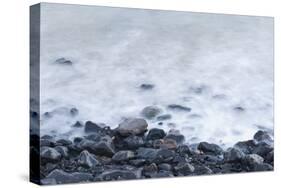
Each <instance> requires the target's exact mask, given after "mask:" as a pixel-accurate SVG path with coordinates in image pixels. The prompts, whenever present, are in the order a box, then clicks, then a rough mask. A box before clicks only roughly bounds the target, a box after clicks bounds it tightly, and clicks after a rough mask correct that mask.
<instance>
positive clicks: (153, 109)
mask: <svg viewBox="0 0 281 188" xmlns="http://www.w3.org/2000/svg"><path fill="white" fill-rule="evenodd" d="M161 112H162V110H161V109H160V108H158V107H157V106H147V107H145V108H144V109H143V110H142V111H141V115H142V116H143V117H145V118H146V119H153V118H155V117H156V116H157V115H159V114H160V113H161Z"/></svg>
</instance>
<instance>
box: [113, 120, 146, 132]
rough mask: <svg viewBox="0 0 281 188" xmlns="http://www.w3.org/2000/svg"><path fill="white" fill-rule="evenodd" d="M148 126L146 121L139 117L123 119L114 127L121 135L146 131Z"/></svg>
mask: <svg viewBox="0 0 281 188" xmlns="http://www.w3.org/2000/svg"><path fill="white" fill-rule="evenodd" d="M147 127H148V124H147V122H146V121H145V120H144V119H141V118H128V119H125V120H124V121H123V122H122V123H120V124H119V126H118V127H117V128H116V131H117V132H118V133H119V134H120V135H121V136H129V135H140V134H143V133H144V132H146V130H147Z"/></svg>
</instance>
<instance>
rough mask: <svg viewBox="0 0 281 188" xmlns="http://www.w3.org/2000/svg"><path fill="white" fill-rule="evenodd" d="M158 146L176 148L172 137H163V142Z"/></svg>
mask: <svg viewBox="0 0 281 188" xmlns="http://www.w3.org/2000/svg"><path fill="white" fill-rule="evenodd" d="M160 148H162V149H173V150H174V149H176V148H177V142H176V141H175V140H173V139H169V138H165V139H164V141H163V143H162V144H160Z"/></svg>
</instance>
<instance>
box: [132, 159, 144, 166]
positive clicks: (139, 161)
mask: <svg viewBox="0 0 281 188" xmlns="http://www.w3.org/2000/svg"><path fill="white" fill-rule="evenodd" d="M129 163H130V164H131V165H133V166H137V167H140V166H143V165H144V164H145V163H146V160H145V159H133V160H130V161H129Z"/></svg>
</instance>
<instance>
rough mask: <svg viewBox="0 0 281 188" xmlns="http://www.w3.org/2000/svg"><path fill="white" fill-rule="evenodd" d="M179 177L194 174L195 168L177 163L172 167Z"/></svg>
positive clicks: (187, 164)
mask: <svg viewBox="0 0 281 188" xmlns="http://www.w3.org/2000/svg"><path fill="white" fill-rule="evenodd" d="M174 169H175V171H176V172H177V173H178V174H179V175H183V176H187V175H190V174H192V173H193V172H194V170H195V168H194V166H192V165H191V164H189V163H179V164H177V166H175V167H174Z"/></svg>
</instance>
